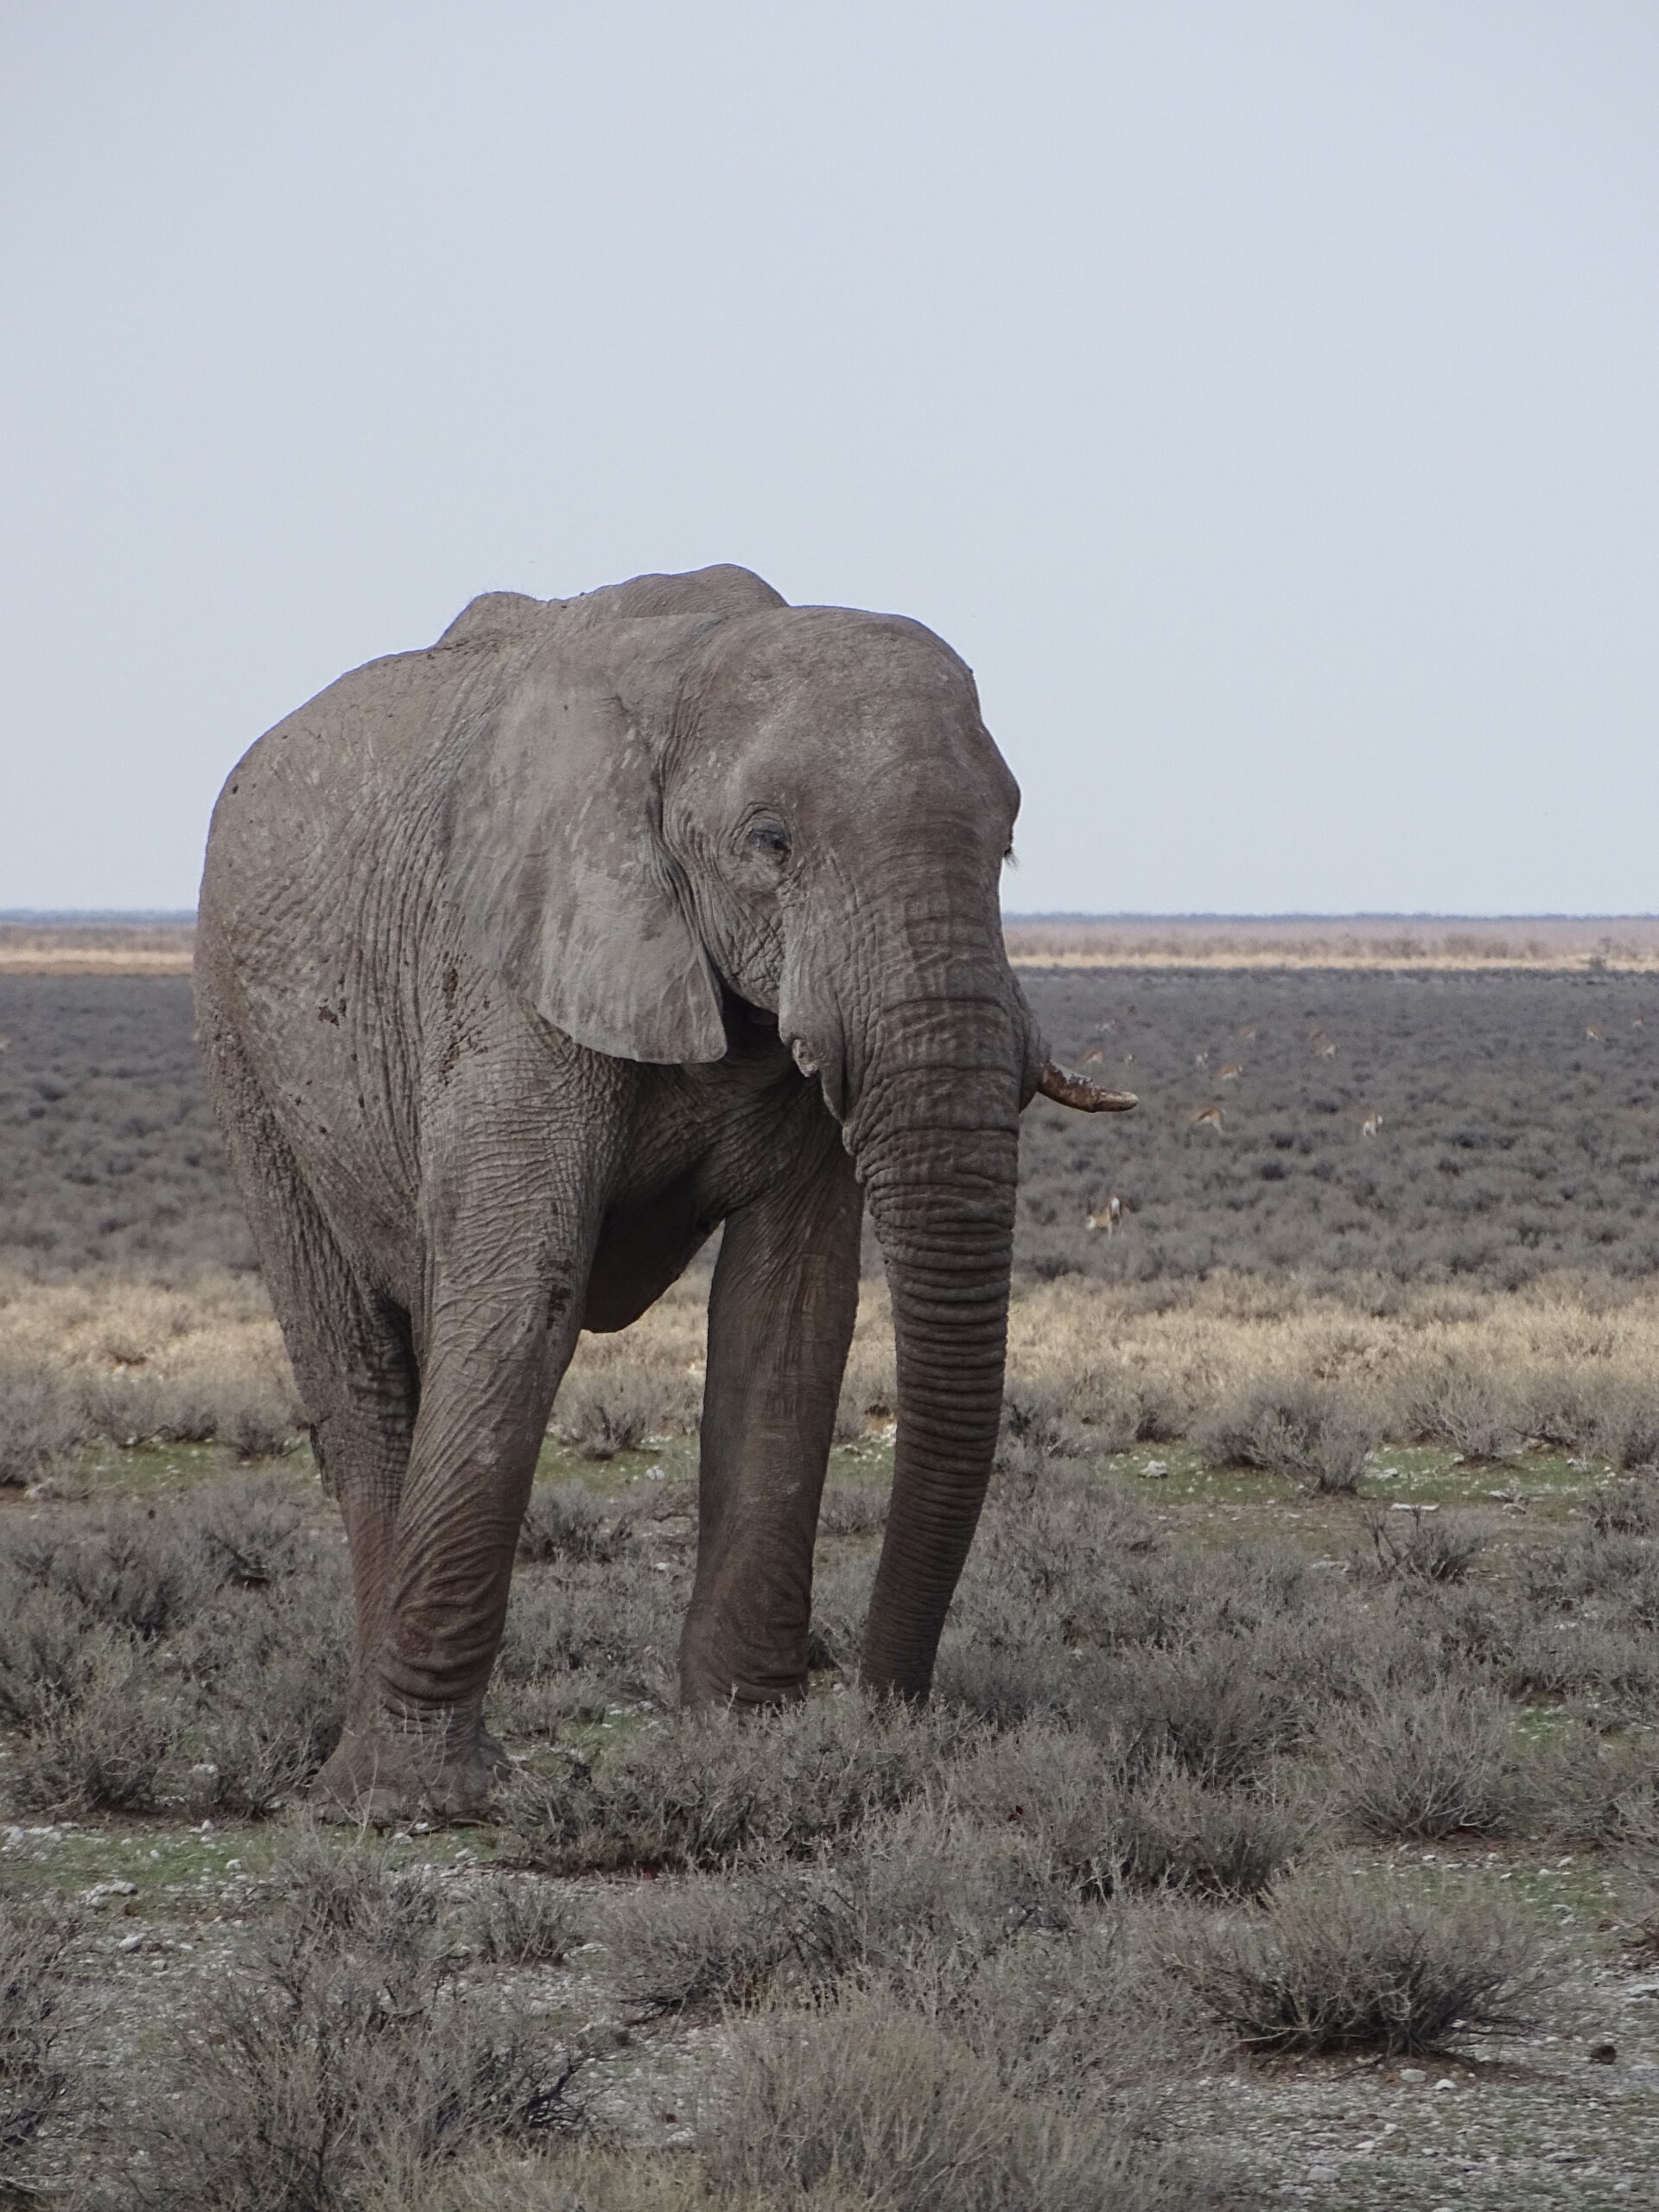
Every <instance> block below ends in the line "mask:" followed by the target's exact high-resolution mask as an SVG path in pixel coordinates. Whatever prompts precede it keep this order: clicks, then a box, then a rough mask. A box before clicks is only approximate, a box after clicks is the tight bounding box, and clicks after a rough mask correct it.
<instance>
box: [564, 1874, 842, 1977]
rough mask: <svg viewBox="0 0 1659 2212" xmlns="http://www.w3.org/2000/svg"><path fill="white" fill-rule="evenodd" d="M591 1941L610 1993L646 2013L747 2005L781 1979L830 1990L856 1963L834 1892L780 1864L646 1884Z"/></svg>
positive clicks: (834, 1886) (612, 1909)
mask: <svg viewBox="0 0 1659 2212" xmlns="http://www.w3.org/2000/svg"><path fill="white" fill-rule="evenodd" d="M599 1933H600V1936H601V1941H602V1942H604V1943H605V1945H606V1947H607V1949H608V1951H609V1953H610V1959H611V1974H612V1979H613V1981H614V1983H615V1986H616V1987H617V1989H618V1990H619V1991H620V1993H621V1994H622V1996H623V1998H624V1999H626V2002H627V2003H628V2004H629V2005H632V2006H634V2007H636V2008H638V2009H639V2010H642V2011H644V2012H682V2011H683V2010H684V2009H685V2008H686V2007H687V2006H688V2005H708V2004H715V2005H725V2006H732V2005H752V2004H753V2003H755V2002H756V2001H757V2000H758V1999H760V1997H761V1996H762V1995H763V1994H764V1993H766V1990H767V1989H769V1988H770V1987H771V1986H772V1982H773V1981H774V1980H776V1979H777V1978H778V1977H779V1975H780V1974H789V1975H790V1977H791V1979H804V1980H806V1981H807V1982H809V1983H814V1982H819V1981H833V1980H835V1978H836V1975H837V1974H840V1973H842V1972H843V1971H844V1970H845V1968H846V1967H849V1965H850V1964H851V1963H852V1962H853V1960H854V1957H855V1933H854V1929H853V1926H852V1916H851V1910H850V1904H849V1899H848V1898H847V1897H845V1895H844V1894H843V1893H842V1886H841V1885H840V1883H839V1882H838V1881H837V1880H836V1878H834V1877H833V1876H831V1875H830V1874H829V1872H828V1871H827V1870H825V1869H822V1868H819V1867H816V1866H815V1867H805V1866H793V1865H787V1864H786V1865H782V1866H766V1867H761V1868H758V1869H755V1870H753V1871H752V1872H746V1873H740V1874H735V1875H733V1876H730V1877H728V1878H725V1879H721V1878H718V1877H715V1876H712V1875H705V1874H691V1875H686V1876H683V1877H682V1878H678V1879H677V1880H673V1881H662V1882H650V1883H646V1884H645V1885H642V1886H640V1887H639V1888H638V1889H635V1890H631V1891H624V1892H622V1893H620V1895H619V1896H618V1897H615V1898H614V1899H613V1901H612V1902H611V1903H610V1904H609V1905H608V1906H607V1909H606V1910H604V1912H603V1913H602V1915H601V1921H600V1924H599Z"/></svg>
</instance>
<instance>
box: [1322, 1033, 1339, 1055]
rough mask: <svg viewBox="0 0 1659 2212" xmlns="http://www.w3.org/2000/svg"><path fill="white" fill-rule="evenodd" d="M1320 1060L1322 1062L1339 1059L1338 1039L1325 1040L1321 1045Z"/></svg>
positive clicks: (1328, 1038) (1329, 1038)
mask: <svg viewBox="0 0 1659 2212" xmlns="http://www.w3.org/2000/svg"><path fill="white" fill-rule="evenodd" d="M1336 1057H1337V1040H1336V1039H1335V1038H1334V1037H1326V1038H1325V1039H1323V1041H1322V1042H1321V1043H1320V1045H1319V1058H1321V1059H1322V1060H1334V1059H1335V1058H1336Z"/></svg>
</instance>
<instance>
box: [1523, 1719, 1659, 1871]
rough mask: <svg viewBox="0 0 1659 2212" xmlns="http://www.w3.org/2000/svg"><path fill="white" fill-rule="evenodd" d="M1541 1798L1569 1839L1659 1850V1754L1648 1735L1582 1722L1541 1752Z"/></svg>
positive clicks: (1554, 1830)
mask: <svg viewBox="0 0 1659 2212" xmlns="http://www.w3.org/2000/svg"><path fill="white" fill-rule="evenodd" d="M1535 1779H1536V1787H1537V1793H1538V1798H1539V1802H1540V1803H1541V1805H1542V1806H1543V1807H1544V1808H1545V1809H1546V1812H1547V1816H1548V1828H1549V1833H1550V1834H1551V1835H1552V1836H1554V1837H1557V1838H1559V1840H1560V1841H1562V1842H1563V1843H1577V1844H1589V1845H1591V1846H1592V1847H1604V1848H1606V1847H1611V1848H1613V1849H1624V1850H1637V1851H1641V1850H1644V1849H1647V1848H1648V1847H1653V1848H1654V1849H1655V1850H1656V1852H1659V1755H1656V1751H1655V1748H1654V1745H1653V1744H1652V1743H1651V1741H1649V1739H1648V1738H1646V1737H1640V1736H1638V1737H1635V1738H1630V1737H1624V1736H1621V1737H1618V1738H1614V1739H1612V1740H1611V1741H1610V1740H1609V1739H1608V1738H1607V1737H1605V1736H1604V1735H1601V1734H1599V1733H1598V1732H1596V1731H1595V1730H1594V1729H1592V1728H1587V1727H1586V1726H1583V1725H1582V1724H1580V1725H1579V1726H1573V1727H1570V1728H1568V1729H1567V1730H1565V1731H1564V1732H1562V1733H1561V1734H1560V1736H1558V1737H1557V1738H1555V1739H1554V1742H1552V1743H1551V1744H1550V1745H1548V1747H1547V1749H1546V1750H1545V1751H1543V1752H1542V1753H1541V1755H1540V1757H1539V1758H1538V1762H1537V1770H1536V1777H1535Z"/></svg>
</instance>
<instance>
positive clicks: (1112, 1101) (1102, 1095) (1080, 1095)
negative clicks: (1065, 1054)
mask: <svg viewBox="0 0 1659 2212" xmlns="http://www.w3.org/2000/svg"><path fill="white" fill-rule="evenodd" d="M1037 1088H1038V1090H1040V1091H1041V1092H1042V1094H1043V1096H1044V1097H1045V1098H1052V1100H1053V1101H1054V1103H1055V1104H1056V1105H1057V1106H1075V1107H1076V1108H1077V1111H1078V1113H1079V1114H1127V1113H1128V1111H1129V1109H1130V1108H1131V1107H1133V1106H1135V1105H1136V1104H1138V1103H1139V1101H1138V1100H1137V1099H1136V1097H1135V1093H1134V1092H1133V1091H1132V1090H1102V1089H1101V1087H1100V1085H1099V1084H1097V1083H1090V1080H1089V1078H1088V1077H1087V1076H1086V1075H1077V1073H1075V1072H1074V1071H1073V1070H1071V1068H1063V1067H1059V1066H1058V1065H1056V1064H1055V1062H1054V1061H1052V1060H1050V1061H1049V1063H1048V1065H1047V1066H1046V1067H1045V1068H1044V1070H1043V1075H1042V1080H1041V1082H1040V1083H1039V1084H1038V1085H1037Z"/></svg>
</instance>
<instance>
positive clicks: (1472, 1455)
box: [1406, 1360, 1532, 1462]
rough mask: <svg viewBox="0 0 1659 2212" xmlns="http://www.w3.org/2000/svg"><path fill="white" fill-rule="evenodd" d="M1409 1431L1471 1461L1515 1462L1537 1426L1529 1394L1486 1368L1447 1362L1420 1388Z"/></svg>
mask: <svg viewBox="0 0 1659 2212" xmlns="http://www.w3.org/2000/svg"><path fill="white" fill-rule="evenodd" d="M1406 1421H1407V1425H1408V1431H1409V1433H1411V1434H1413V1435H1414V1436H1418V1437H1421V1440H1423V1441H1424V1442H1425V1443H1427V1444H1449V1445H1450V1446H1451V1447H1452V1450H1453V1451H1454V1452H1459V1453H1460V1454H1461V1456H1462V1457H1463V1458H1464V1459H1471V1460H1475V1461H1477V1462H1497V1461H1501V1460H1504V1459H1515V1458H1516V1456H1517V1454H1518V1453H1519V1452H1521V1451H1522V1448H1523V1446H1525V1443H1526V1440H1527V1437H1528V1434H1529V1431H1530V1428H1531V1426H1532V1423H1531V1419H1530V1408H1529V1406H1528V1404H1527V1402H1526V1398H1525V1395H1524V1392H1523V1390H1522V1389H1520V1388H1519V1387H1517V1386H1516V1383H1515V1382H1513V1381H1506V1380H1505V1379H1502V1378H1500V1377H1498V1376H1495V1375H1493V1374H1491V1372H1489V1371H1485V1370H1481V1369H1478V1368H1476V1369H1470V1368H1466V1367H1463V1366H1461V1365H1459V1364H1455V1363H1452V1362H1451V1361H1449V1360H1447V1361H1444V1362H1442V1363H1440V1364H1439V1365H1438V1366H1437V1367H1435V1368H1434V1369H1433V1370H1431V1371H1430V1372H1429V1374H1427V1376H1425V1377H1424V1378H1423V1379H1422V1380H1421V1382H1420V1383H1418V1385H1417V1388H1416V1389H1415V1392H1414V1395H1413V1396H1412V1399H1411V1402H1410V1405H1409V1409H1408V1413H1407V1415H1406Z"/></svg>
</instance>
